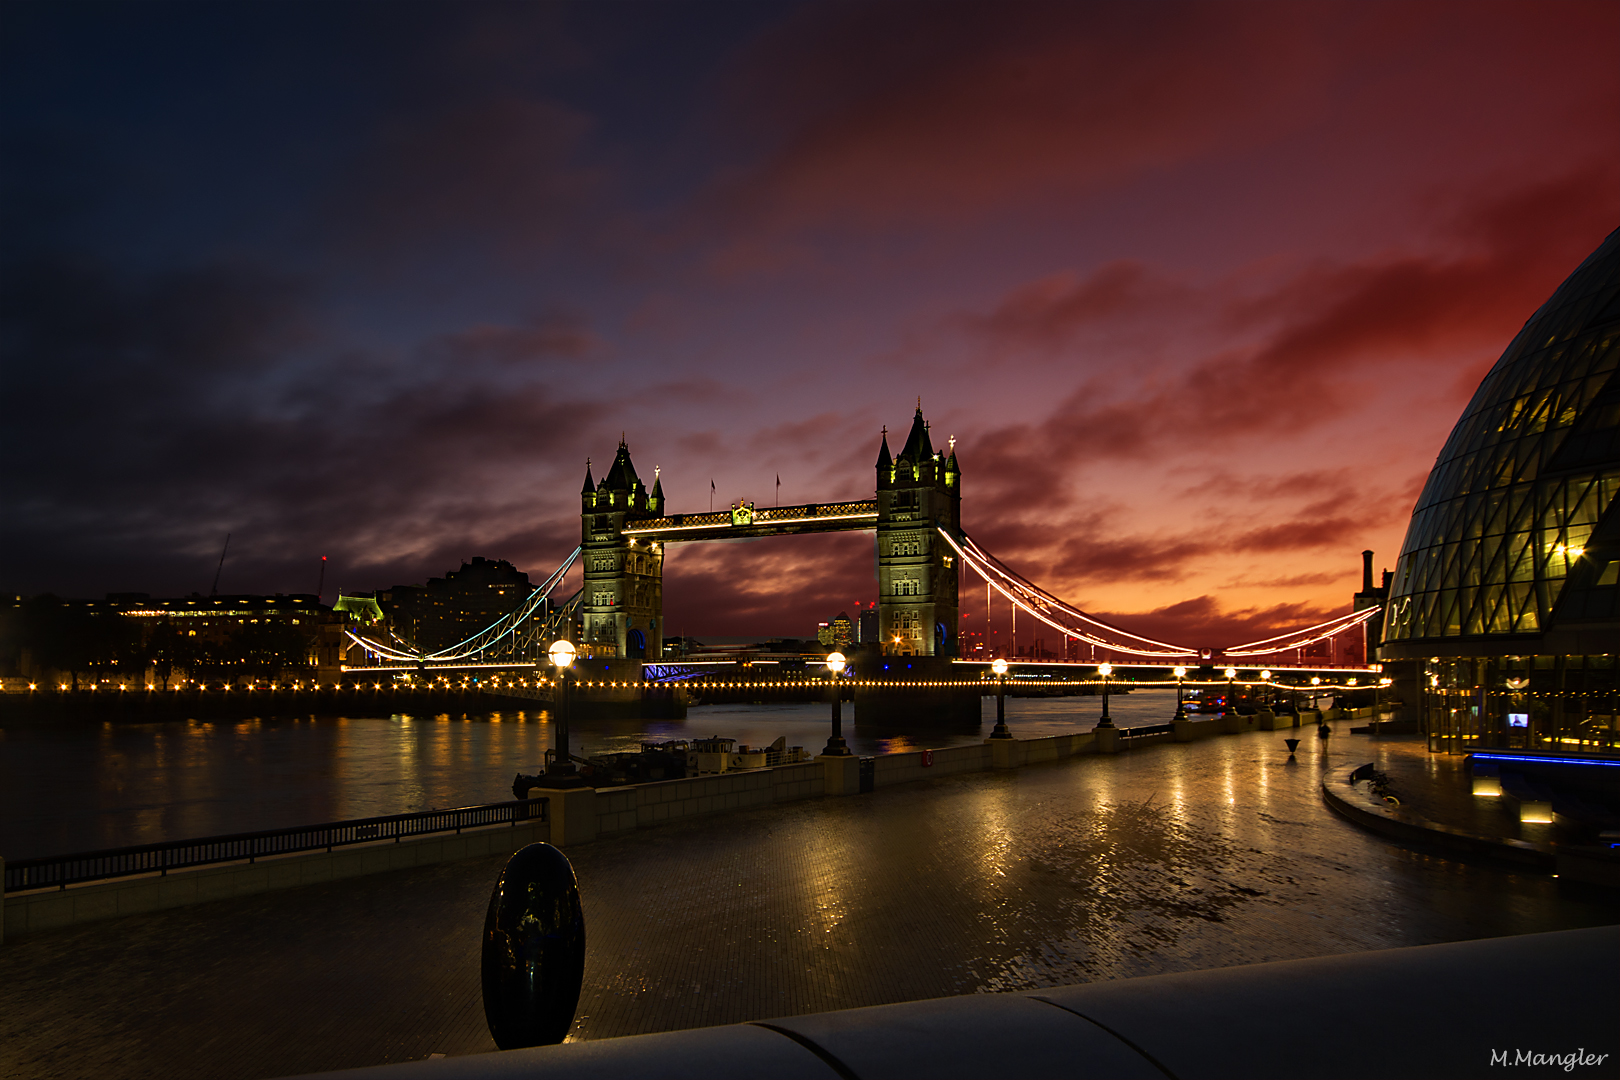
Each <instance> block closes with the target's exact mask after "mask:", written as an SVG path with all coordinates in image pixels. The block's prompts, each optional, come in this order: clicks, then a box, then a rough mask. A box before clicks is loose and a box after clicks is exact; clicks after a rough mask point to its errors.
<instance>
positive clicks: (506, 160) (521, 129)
mask: <svg viewBox="0 0 1620 1080" xmlns="http://www.w3.org/2000/svg"><path fill="white" fill-rule="evenodd" d="M590 128H591V120H590V118H589V117H588V116H587V115H585V114H583V113H581V112H579V111H578V110H575V109H570V108H567V107H565V106H563V105H561V104H559V103H557V102H554V101H550V100H547V99H544V98H533V97H520V96H516V95H509V94H508V95H503V94H498V93H490V94H488V95H487V96H481V97H478V98H475V99H474V100H471V101H466V102H457V103H454V104H450V105H445V106H439V107H432V106H425V107H419V108H404V107H401V108H399V109H398V110H397V111H396V112H394V113H393V114H392V115H390V116H388V117H386V118H384V119H382V120H381V121H380V122H378V123H377V124H376V125H375V126H374V127H372V129H371V130H370V131H369V132H368V134H367V136H366V138H365V141H364V142H363V143H362V144H361V145H360V146H358V147H357V148H356V150H355V152H354V154H353V156H352V158H351V159H350V160H349V161H348V162H347V163H346V164H345V165H344V166H343V168H342V169H341V171H340V173H339V176H338V178H337V183H336V184H335V185H334V187H333V189H332V192H331V194H330V195H328V196H326V197H325V199H324V208H323V211H322V212H321V214H320V217H319V224H320V228H321V231H322V232H323V233H325V234H329V235H331V236H334V237H335V238H337V239H338V240H339V242H340V246H341V248H342V250H345V251H347V252H351V253H357V254H362V255H364V256H365V257H367V258H368V259H371V260H380V261H382V262H384V263H389V262H394V261H397V260H400V259H402V258H403V259H409V260H411V261H413V262H418V263H421V262H425V261H427V260H428V259H431V258H437V259H442V258H445V257H447V256H448V255H450V254H451V253H452V252H455V251H458V250H460V249H463V248H465V247H466V246H467V245H469V244H471V245H474V246H475V247H476V248H479V249H482V250H484V251H486V252H491V253H494V254H496V255H499V256H502V257H503V258H513V257H533V256H534V255H535V254H536V252H537V250H540V249H545V248H547V247H549V246H552V245H554V244H555V243H556V242H557V241H558V240H560V239H561V237H562V236H563V235H565V234H567V233H570V232H573V231H575V230H576V226H577V225H578V224H579V223H580V222H581V221H582V220H584V219H586V218H587V215H586V214H585V213H584V210H585V207H586V206H587V205H588V204H589V203H590V202H591V200H592V198H593V197H594V196H595V195H597V194H598V193H599V190H600V189H601V187H602V186H603V185H604V184H605V183H606V174H604V173H603V172H601V171H600V170H599V169H597V168H594V167H592V166H590V165H588V164H586V162H585V161H584V159H583V152H582V149H581V143H582V141H583V139H584V137H585V135H586V134H587V133H588V132H589V131H590Z"/></svg>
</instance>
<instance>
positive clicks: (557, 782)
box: [535, 768, 591, 790]
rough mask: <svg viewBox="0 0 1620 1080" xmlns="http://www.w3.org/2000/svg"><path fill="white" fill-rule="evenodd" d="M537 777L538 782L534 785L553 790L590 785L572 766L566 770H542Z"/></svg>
mask: <svg viewBox="0 0 1620 1080" xmlns="http://www.w3.org/2000/svg"><path fill="white" fill-rule="evenodd" d="M538 779H539V781H540V782H539V783H538V784H536V785H535V786H536V787H542V788H551V789H553V790H561V789H564V788H581V787H590V786H591V785H590V784H589V783H587V782H586V780H585V778H584V777H583V776H581V775H579V773H577V772H575V771H574V770H573V769H572V768H570V769H568V771H566V772H564V771H563V770H561V769H558V770H556V771H555V772H543V773H541V774H540V776H539V778H538Z"/></svg>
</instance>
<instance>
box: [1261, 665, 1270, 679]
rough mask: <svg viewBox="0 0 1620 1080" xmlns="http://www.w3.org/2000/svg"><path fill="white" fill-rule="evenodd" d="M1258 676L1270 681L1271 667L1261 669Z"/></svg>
mask: <svg viewBox="0 0 1620 1080" xmlns="http://www.w3.org/2000/svg"><path fill="white" fill-rule="evenodd" d="M1260 677H1261V678H1262V679H1264V680H1266V682H1270V681H1271V669H1270V668H1267V669H1266V670H1264V671H1262V672H1261V673H1260Z"/></svg>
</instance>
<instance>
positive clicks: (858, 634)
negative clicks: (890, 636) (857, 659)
mask: <svg viewBox="0 0 1620 1080" xmlns="http://www.w3.org/2000/svg"><path fill="white" fill-rule="evenodd" d="M855 640H856V641H857V642H859V643H860V644H862V645H865V644H867V643H868V642H873V641H879V640H881V638H880V636H879V634H878V609H877V601H876V600H874V601H872V603H871V604H870V605H869V606H867V607H863V608H861V609H859V613H858V614H857V615H856V624H855Z"/></svg>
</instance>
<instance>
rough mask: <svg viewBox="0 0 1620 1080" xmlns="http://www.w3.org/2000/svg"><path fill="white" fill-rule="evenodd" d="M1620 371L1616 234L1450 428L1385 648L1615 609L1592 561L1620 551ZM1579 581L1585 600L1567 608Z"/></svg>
mask: <svg viewBox="0 0 1620 1080" xmlns="http://www.w3.org/2000/svg"><path fill="white" fill-rule="evenodd" d="M1617 364H1620V230H1617V231H1616V232H1615V233H1613V234H1611V235H1610V236H1609V237H1608V238H1607V239H1606V240H1605V241H1604V242H1603V244H1602V245H1601V246H1600V247H1599V248H1598V249H1597V251H1595V252H1593V253H1592V255H1591V256H1590V257H1589V258H1588V259H1587V260H1586V261H1585V262H1583V263H1582V264H1581V265H1580V266H1579V267H1578V268H1577V269H1576V270H1575V272H1574V273H1573V274H1571V275H1570V276H1569V278H1568V279H1567V280H1566V281H1565V282H1564V283H1563V285H1561V286H1560V287H1559V289H1558V291H1557V292H1555V293H1554V294H1553V295H1552V297H1551V299H1549V300H1548V301H1547V303H1546V304H1544V305H1542V307H1541V309H1540V310H1539V311H1537V312H1536V313H1535V315H1533V316H1532V317H1531V318H1530V320H1529V321H1528V322H1526V323H1525V325H1524V328H1523V329H1522V330H1521V331H1520V332H1519V334H1518V336H1517V337H1515V338H1514V339H1513V341H1512V343H1511V344H1509V346H1508V348H1507V351H1506V352H1504V353H1503V354H1502V357H1501V359H1499V360H1498V361H1497V362H1496V365H1495V366H1494V367H1493V368H1492V369H1491V371H1490V372H1489V373H1488V374H1487V375H1486V376H1485V378H1484V380H1483V381H1481V383H1480V386H1479V389H1478V390H1477V391H1476V392H1475V394H1474V397H1473V400H1471V401H1470V402H1469V404H1468V407H1467V408H1466V409H1465V410H1464V411H1463V415H1462V418H1461V419H1459V420H1458V422H1457V425H1456V427H1454V428H1453V429H1452V432H1451V435H1450V437H1449V438H1447V440H1446V444H1445V446H1444V448H1443V449H1442V450H1441V451H1440V455H1439V457H1438V458H1437V459H1436V461H1435V465H1434V469H1433V470H1432V471H1431V472H1430V473H1429V478H1428V481H1427V483H1425V484H1424V487H1423V493H1422V494H1421V495H1420V496H1419V498H1418V503H1417V506H1416V507H1415V508H1414V510H1413V514H1412V522H1411V525H1410V526H1409V528H1408V530H1407V534H1406V542H1405V543H1404V544H1403V546H1402V549H1401V555H1400V559H1399V560H1398V561H1397V563H1396V567H1395V574H1394V578H1393V580H1392V582H1391V587H1390V599H1389V609H1388V613H1387V615H1386V618H1385V625H1384V642H1385V644H1386V645H1400V644H1402V643H1411V644H1412V645H1413V646H1418V645H1419V644H1420V643H1422V642H1425V641H1456V640H1458V639H1479V640H1482V641H1484V640H1487V639H1489V638H1490V637H1492V636H1493V635H1511V634H1520V635H1522V634H1529V633H1540V632H1543V631H1544V630H1545V629H1546V628H1547V627H1548V626H1549V625H1550V624H1551V622H1552V621H1553V617H1554V613H1555V610H1557V611H1559V612H1560V616H1559V617H1560V618H1562V617H1565V616H1571V617H1575V618H1588V619H1590V618H1601V617H1604V616H1599V615H1588V614H1587V612H1588V611H1592V612H1597V611H1608V610H1609V609H1610V599H1609V595H1608V593H1605V592H1602V590H1603V589H1606V588H1609V587H1608V586H1599V585H1597V584H1596V583H1595V582H1596V577H1595V575H1596V573H1597V564H1596V563H1595V562H1594V561H1593V560H1594V559H1597V558H1600V557H1601V558H1605V559H1607V558H1611V557H1613V556H1610V555H1609V554H1608V553H1607V552H1608V546H1607V545H1609V544H1610V542H1611V539H1620V537H1616V538H1610V534H1611V533H1615V534H1620V519H1617V514H1620V508H1617V507H1616V505H1615V494H1616V492H1617V491H1620V378H1617V377H1616V374H1615V372H1616V370H1617ZM1566 444H1567V445H1566ZM1611 519H1616V520H1612V521H1611ZM1589 548H1591V549H1592V550H1591V553H1590V555H1589V554H1588V549H1589ZM1583 560H1585V561H1584V562H1583ZM1588 571H1590V573H1588ZM1589 579H1590V580H1589ZM1570 581H1574V582H1576V587H1577V588H1578V589H1579V590H1581V596H1580V597H1579V599H1578V601H1576V600H1575V599H1573V598H1572V601H1571V604H1570V605H1566V607H1567V610H1565V609H1559V608H1558V604H1559V598H1560V594H1561V592H1562V591H1563V589H1564V586H1565V584H1566V582H1570ZM1576 609H1578V610H1579V612H1580V613H1581V614H1579V615H1575V614H1573V613H1574V612H1575V611H1576ZM1617 646H1620V642H1617ZM1617 651H1620V650H1617ZM1387 655H1388V654H1387ZM1394 655H1400V652H1399V650H1396V652H1395V654H1394ZM1405 655H1412V653H1411V652H1407V653H1406V654H1405Z"/></svg>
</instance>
